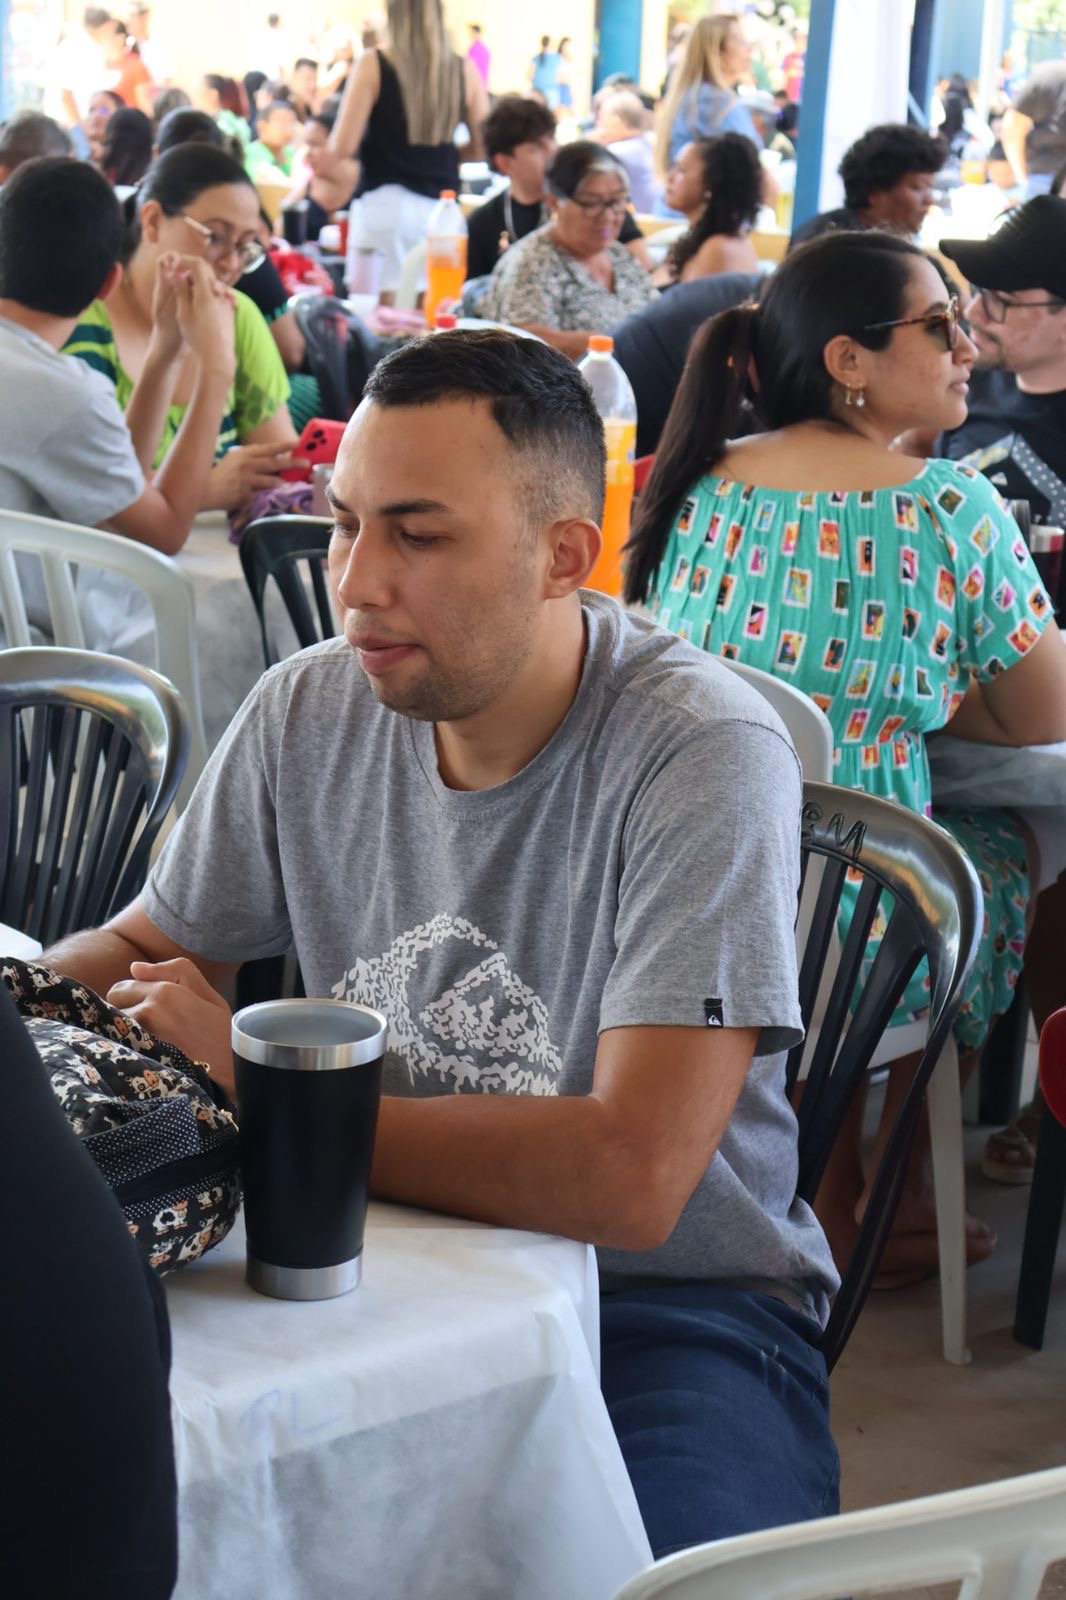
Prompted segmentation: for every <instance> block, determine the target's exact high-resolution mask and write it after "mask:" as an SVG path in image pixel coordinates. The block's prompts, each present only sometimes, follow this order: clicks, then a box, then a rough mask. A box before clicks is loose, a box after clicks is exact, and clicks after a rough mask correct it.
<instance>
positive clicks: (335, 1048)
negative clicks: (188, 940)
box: [230, 999, 389, 1072]
mask: <svg viewBox="0 0 1066 1600" xmlns="http://www.w3.org/2000/svg"><path fill="white" fill-rule="evenodd" d="M388 1034H389V1024H388V1020H387V1019H386V1018H385V1017H384V1016H382V1014H381V1012H380V1011H372V1010H371V1009H370V1007H369V1006H361V1005H356V1004H355V1002H354V1001H351V1000H310V999H308V1000H304V999H297V1000H264V1001H263V1002H262V1003H261V1004H259V1005H254V1006H245V1007H244V1008H243V1010H241V1011H238V1012H237V1014H236V1016H235V1017H234V1018H233V1022H232V1027H231V1030H230V1042H231V1044H232V1046H233V1050H234V1053H235V1054H236V1055H239V1056H240V1057H241V1058H242V1060H244V1061H254V1062H257V1063H258V1064H259V1065H260V1066H264V1067H285V1068H287V1069H288V1070H290V1071H293V1072H332V1071H336V1070H337V1069H338V1068H341V1067H358V1066H364V1065H365V1064H366V1063H367V1062H370V1061H377V1060H379V1059H380V1058H381V1057H382V1056H383V1055H384V1054H385V1042H386V1040H387V1038H388Z"/></svg>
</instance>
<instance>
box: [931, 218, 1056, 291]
mask: <svg viewBox="0 0 1066 1600" xmlns="http://www.w3.org/2000/svg"><path fill="white" fill-rule="evenodd" d="M940 251H941V254H943V255H945V256H947V258H948V260H949V261H954V262H955V264H956V265H957V266H958V267H959V269H960V271H961V272H962V274H963V276H964V277H966V278H969V280H970V282H971V283H973V284H976V285H977V286H978V287H979V288H981V289H1006V290H1011V289H1043V290H1045V291H1046V293H1048V294H1053V295H1055V297H1056V298H1057V299H1062V300H1066V200H1060V199H1058V197H1057V196H1056V195H1052V194H1038V195H1037V196H1036V197H1035V199H1032V200H1027V201H1026V203H1025V205H1023V206H1016V207H1015V208H1014V209H1013V210H1012V211H1008V212H1007V214H1006V216H1005V217H1004V219H1003V221H1002V223H1001V224H1000V226H999V227H998V228H997V229H996V231H995V233H992V234H990V235H989V236H988V238H987V239H941V241H940Z"/></svg>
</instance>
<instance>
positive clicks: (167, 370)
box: [126, 345, 180, 477]
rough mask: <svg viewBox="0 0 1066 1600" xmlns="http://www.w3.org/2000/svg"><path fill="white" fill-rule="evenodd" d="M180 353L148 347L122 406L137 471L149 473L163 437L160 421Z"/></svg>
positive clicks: (167, 405)
mask: <svg viewBox="0 0 1066 1600" xmlns="http://www.w3.org/2000/svg"><path fill="white" fill-rule="evenodd" d="M179 359H180V357H178V356H175V357H173V358H170V357H168V356H166V355H162V354H161V353H160V352H159V351H158V350H156V349H153V347H152V346H151V345H149V347H148V354H147V356H146V357H145V361H144V367H143V370H142V372H141V376H140V378H139V379H138V381H137V383H136V384H135V385H134V389H133V393H132V394H131V395H130V403H129V405H128V406H127V407H126V426H127V428H128V429H129V430H130V438H131V439H132V440H133V448H134V450H135V451H136V453H137V460H138V461H139V462H140V464H141V471H142V472H143V473H144V475H145V477H149V476H150V475H151V472H152V467H153V465H154V463H155V453H156V451H157V450H158V449H159V441H160V439H161V438H162V437H163V425H164V423H165V422H166V420H167V412H168V410H169V409H170V404H171V401H172V399H173V395H174V380H175V378H176V376H177V372H178V361H179Z"/></svg>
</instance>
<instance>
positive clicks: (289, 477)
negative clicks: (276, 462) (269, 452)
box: [278, 417, 345, 483]
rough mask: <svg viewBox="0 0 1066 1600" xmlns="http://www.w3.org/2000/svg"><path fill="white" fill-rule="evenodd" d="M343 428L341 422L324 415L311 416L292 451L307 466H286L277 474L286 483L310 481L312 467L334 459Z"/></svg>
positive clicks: (342, 435)
mask: <svg viewBox="0 0 1066 1600" xmlns="http://www.w3.org/2000/svg"><path fill="white" fill-rule="evenodd" d="M344 429H345V424H344V423H343V422H331V421H329V420H328V419H327V418H326V417H312V418H311V420H310V422H309V423H308V424H307V426H306V427H305V428H304V431H303V433H301V435H300V442H299V444H298V445H297V446H296V449H295V450H294V451H293V454H294V455H297V456H302V457H303V458H304V459H305V460H306V462H307V466H306V467H286V468H285V470H284V471H283V472H280V473H279V474H278V476H279V477H281V478H284V479H285V482H286V483H310V481H311V468H312V467H319V466H322V465H324V464H328V463H329V462H331V461H336V459H337V451H338V450H339V449H340V443H341V440H342V439H343V438H344Z"/></svg>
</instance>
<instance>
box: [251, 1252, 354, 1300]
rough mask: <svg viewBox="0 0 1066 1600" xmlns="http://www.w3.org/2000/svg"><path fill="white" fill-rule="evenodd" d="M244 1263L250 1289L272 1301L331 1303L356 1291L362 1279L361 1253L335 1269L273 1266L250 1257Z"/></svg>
mask: <svg viewBox="0 0 1066 1600" xmlns="http://www.w3.org/2000/svg"><path fill="white" fill-rule="evenodd" d="M247 1260H248V1270H247V1273H246V1275H245V1276H246V1279H247V1282H248V1285H249V1287H250V1288H252V1289H255V1290H256V1292H257V1293H258V1294H268V1295H271V1296H273V1298H274V1299H275V1300H333V1299H335V1298H336V1296H337V1295H339V1294H347V1293H348V1292H349V1290H351V1289H357V1288H358V1287H359V1284H360V1282H361V1280H362V1276H363V1253H362V1251H360V1252H359V1254H358V1255H357V1256H355V1257H353V1259H352V1260H351V1261H341V1262H339V1263H338V1264H337V1265H336V1266H335V1267H274V1266H271V1265H269V1263H268V1262H266V1261H257V1260H256V1259H255V1257H254V1256H251V1255H250V1256H248V1258H247Z"/></svg>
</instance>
